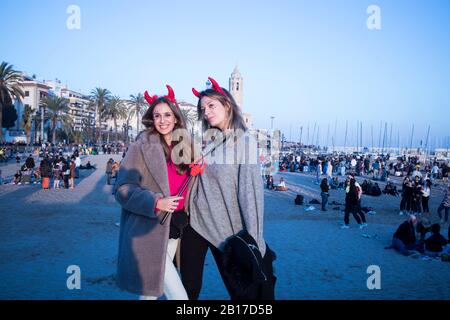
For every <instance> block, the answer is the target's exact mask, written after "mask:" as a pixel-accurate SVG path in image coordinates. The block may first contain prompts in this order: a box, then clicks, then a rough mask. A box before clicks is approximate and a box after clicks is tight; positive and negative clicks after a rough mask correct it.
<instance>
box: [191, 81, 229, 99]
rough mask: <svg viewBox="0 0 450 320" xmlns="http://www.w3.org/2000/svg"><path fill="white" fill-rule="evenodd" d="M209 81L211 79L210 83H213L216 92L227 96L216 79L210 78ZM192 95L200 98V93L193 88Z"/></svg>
mask: <svg viewBox="0 0 450 320" xmlns="http://www.w3.org/2000/svg"><path fill="white" fill-rule="evenodd" d="M208 79H209V81H211V83H212V86H213V87H212V89H213V90H214V91H216V92H218V93H220V94H221V95H223V96H225V97H226V96H227V95H226V93H225V91H223V89H222V88H221V86H220V85H219V84H218V83H217V81H216V80H214V79H213V78H211V77H208ZM192 93H193V94H194V95H195V96H196V97H197V98H200V93H199V92H198V91H197V90H196V89H195V88H192Z"/></svg>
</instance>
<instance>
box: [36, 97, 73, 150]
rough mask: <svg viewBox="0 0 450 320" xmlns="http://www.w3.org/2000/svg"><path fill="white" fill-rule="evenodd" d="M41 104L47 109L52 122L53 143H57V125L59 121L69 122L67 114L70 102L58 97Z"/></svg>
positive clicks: (45, 100)
mask: <svg viewBox="0 0 450 320" xmlns="http://www.w3.org/2000/svg"><path fill="white" fill-rule="evenodd" d="M41 104H42V106H43V107H44V108H46V112H48V116H49V119H50V121H51V131H52V136H53V139H52V142H53V143H56V125H57V124H58V121H61V123H64V122H65V121H64V120H67V118H68V117H65V116H68V115H67V112H68V111H69V100H67V99H66V98H60V97H56V96H48V97H45V98H43V99H42V101H41Z"/></svg>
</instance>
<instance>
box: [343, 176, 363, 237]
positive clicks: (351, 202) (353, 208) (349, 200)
mask: <svg viewBox="0 0 450 320" xmlns="http://www.w3.org/2000/svg"><path fill="white" fill-rule="evenodd" d="M358 192H359V191H358V189H357V186H356V180H355V178H353V177H351V178H349V180H348V186H347V188H346V194H345V216H344V225H343V226H342V227H341V228H342V229H348V228H350V226H349V223H350V219H349V218H350V213H351V214H352V215H353V217H354V218H355V220H356V222H357V223H358V225H359V226H360V228H362V227H363V226H362V223H361V218H360V217H359V215H358V211H359V195H358Z"/></svg>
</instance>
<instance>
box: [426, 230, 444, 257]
mask: <svg viewBox="0 0 450 320" xmlns="http://www.w3.org/2000/svg"><path fill="white" fill-rule="evenodd" d="M431 232H432V235H431V236H430V237H429V238H427V239H426V240H425V253H427V254H428V255H436V254H438V253H440V252H442V250H443V248H444V247H445V246H446V245H447V239H445V237H444V236H443V235H442V234H441V226H440V225H439V223H435V224H433V225H432V226H431Z"/></svg>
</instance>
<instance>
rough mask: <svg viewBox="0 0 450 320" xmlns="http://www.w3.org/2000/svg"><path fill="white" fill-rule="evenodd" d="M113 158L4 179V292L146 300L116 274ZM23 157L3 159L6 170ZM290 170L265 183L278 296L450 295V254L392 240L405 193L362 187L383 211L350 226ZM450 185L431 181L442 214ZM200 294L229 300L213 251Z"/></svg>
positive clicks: (0, 239)
mask: <svg viewBox="0 0 450 320" xmlns="http://www.w3.org/2000/svg"><path fill="white" fill-rule="evenodd" d="M109 157H113V158H114V159H116V160H120V158H121V156H120V155H112V156H110V155H98V156H88V157H85V158H83V160H82V162H83V164H86V162H87V161H88V160H89V161H90V162H91V163H92V164H94V165H97V170H91V171H89V170H81V178H80V179H78V180H76V187H75V189H74V190H69V189H67V190H65V189H60V190H53V189H52V190H42V189H41V188H40V185H1V186H0V215H1V223H0V243H1V245H0V299H99V300H103V299H137V297H136V296H135V295H133V294H129V293H126V292H123V291H120V290H119V289H118V288H117V287H116V286H115V283H114V275H115V267H116V256H117V245H118V236H119V228H118V227H117V226H116V225H115V223H116V222H118V221H119V218H120V207H119V205H118V204H117V203H116V202H115V200H114V197H113V195H112V192H111V191H112V186H107V185H106V178H105V174H104V169H105V164H106V161H107V159H108V158H109ZM18 166H19V165H17V164H15V163H14V164H13V163H11V164H8V165H7V166H2V167H1V170H2V172H3V177H6V176H8V175H11V174H13V173H14V171H15V170H17V167H18ZM281 176H283V177H284V178H285V180H286V183H287V186H288V187H289V191H286V192H278V191H271V190H265V238H266V241H267V242H268V244H269V246H270V247H271V248H272V249H273V250H274V251H275V252H276V254H277V257H278V258H277V260H276V261H275V262H274V266H275V272H276V275H277V277H278V282H277V286H276V297H277V299H288V300H291V299H450V263H446V262H441V261H438V260H423V259H422V258H420V257H419V258H416V259H414V258H412V257H404V256H402V255H400V254H398V253H397V252H395V251H394V250H386V249H384V248H385V247H386V246H388V245H389V244H390V241H391V239H392V234H393V233H394V232H395V230H396V228H397V227H398V225H399V224H400V223H401V222H402V221H404V219H405V217H404V216H399V215H398V211H399V209H398V208H399V202H400V198H399V197H393V196H390V195H382V196H380V197H370V196H366V195H363V198H362V205H363V206H368V207H372V208H373V209H374V211H375V212H376V214H375V215H367V222H368V228H366V229H362V230H360V229H359V228H358V227H357V225H356V222H355V221H354V219H353V217H350V229H348V230H342V229H340V224H341V223H342V222H343V213H342V210H343V206H342V205H341V206H340V210H333V209H332V208H333V207H334V206H329V208H328V211H327V212H322V211H320V205H314V206H315V208H316V209H315V210H313V211H306V210H305V208H307V207H309V204H308V205H304V206H296V205H295V204H294V198H295V195H296V194H297V193H300V194H303V195H304V196H305V200H306V201H307V202H309V200H311V199H312V198H316V199H319V200H320V188H319V186H318V185H316V184H315V183H314V182H315V177H314V176H313V175H312V174H301V173H279V174H277V175H276V176H275V183H278V181H279V179H280V177H281ZM380 186H381V188H383V187H384V186H383V185H382V184H380ZM442 190H443V185H437V186H435V187H434V188H433V190H432V196H431V200H430V210H431V212H432V216H431V218H432V220H433V222H435V221H438V217H437V213H436V210H437V207H438V205H439V203H440V200H441V198H442ZM330 194H331V196H330V199H329V202H330V203H331V202H332V201H336V202H339V203H344V191H336V190H331V191H330ZM446 228H447V226H446V227H445V228H443V230H441V233H442V234H443V235H444V236H447V229H446ZM71 265H77V266H79V267H80V268H81V289H80V290H69V289H68V288H67V286H66V281H67V278H68V277H69V275H68V274H67V273H66V270H67V268H68V267H69V266H71ZM370 265H377V266H379V267H380V270H381V289H380V290H369V289H368V288H367V278H368V277H369V274H367V268H368V267H369V266H370ZM200 299H228V294H227V293H226V290H225V288H224V286H223V284H222V281H221V279H220V276H219V274H218V271H217V268H216V266H215V262H214V260H213V259H212V256H211V255H210V254H208V257H207V264H206V268H205V274H204V282H203V290H202V292H201V295H200Z"/></svg>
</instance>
